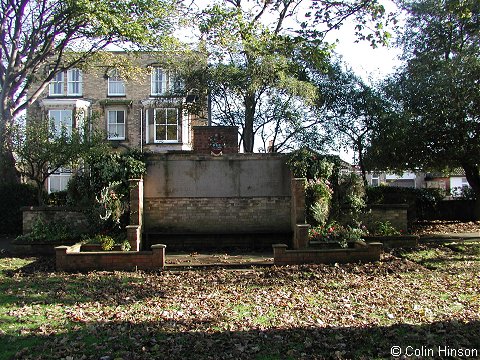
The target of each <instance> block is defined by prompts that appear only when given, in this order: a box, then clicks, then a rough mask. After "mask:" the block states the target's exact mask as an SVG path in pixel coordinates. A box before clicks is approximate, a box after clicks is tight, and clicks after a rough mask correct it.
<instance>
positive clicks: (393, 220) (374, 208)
mask: <svg viewBox="0 0 480 360" xmlns="http://www.w3.org/2000/svg"><path fill="white" fill-rule="evenodd" d="M379 221H380V222H383V223H384V222H386V221H389V222H390V224H391V225H392V226H393V227H394V228H395V229H397V230H402V231H407V229H408V205H407V204H378V205H370V211H369V212H368V213H366V214H365V215H364V218H363V222H364V223H365V224H366V225H367V227H368V228H369V229H374V228H375V223H376V222H379Z"/></svg>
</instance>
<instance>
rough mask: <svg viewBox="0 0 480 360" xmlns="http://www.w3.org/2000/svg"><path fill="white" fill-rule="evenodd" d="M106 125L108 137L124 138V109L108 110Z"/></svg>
mask: <svg viewBox="0 0 480 360" xmlns="http://www.w3.org/2000/svg"><path fill="white" fill-rule="evenodd" d="M107 127H108V130H107V132H108V138H109V139H125V111H123V110H109V111H108V125H107Z"/></svg>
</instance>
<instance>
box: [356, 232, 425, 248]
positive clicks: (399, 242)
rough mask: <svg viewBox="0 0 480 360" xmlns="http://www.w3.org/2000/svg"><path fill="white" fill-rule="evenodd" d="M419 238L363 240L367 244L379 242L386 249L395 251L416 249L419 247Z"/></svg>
mask: <svg viewBox="0 0 480 360" xmlns="http://www.w3.org/2000/svg"><path fill="white" fill-rule="evenodd" d="M419 238H420V237H419V236H417V235H401V236H364V237H363V239H364V240H365V241H366V242H367V243H372V242H375V243H377V242H379V243H382V244H383V246H384V247H386V248H390V249H395V248H403V247H406V248H408V247H416V246H417V245H418V240H419Z"/></svg>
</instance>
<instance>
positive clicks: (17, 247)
mask: <svg viewBox="0 0 480 360" xmlns="http://www.w3.org/2000/svg"><path fill="white" fill-rule="evenodd" d="M77 242H78V240H69V241H62V242H57V243H36V242H24V243H21V242H13V243H12V254H14V255H16V256H54V255H55V247H57V246H61V245H73V244H75V243H77Z"/></svg>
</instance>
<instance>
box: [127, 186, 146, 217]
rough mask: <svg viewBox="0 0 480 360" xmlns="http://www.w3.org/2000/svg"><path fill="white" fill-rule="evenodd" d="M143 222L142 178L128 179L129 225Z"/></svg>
mask: <svg viewBox="0 0 480 360" xmlns="http://www.w3.org/2000/svg"><path fill="white" fill-rule="evenodd" d="M142 224H143V179H130V225H139V226H142Z"/></svg>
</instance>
